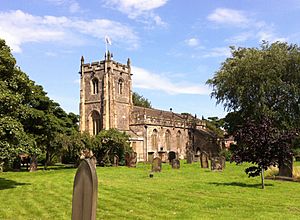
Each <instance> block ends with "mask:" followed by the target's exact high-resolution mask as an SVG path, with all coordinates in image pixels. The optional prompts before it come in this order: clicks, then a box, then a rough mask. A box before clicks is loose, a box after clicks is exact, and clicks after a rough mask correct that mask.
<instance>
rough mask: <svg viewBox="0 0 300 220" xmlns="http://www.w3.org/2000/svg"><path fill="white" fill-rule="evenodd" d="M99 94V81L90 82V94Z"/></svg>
mask: <svg viewBox="0 0 300 220" xmlns="http://www.w3.org/2000/svg"><path fill="white" fill-rule="evenodd" d="M98 93H99V81H98V79H96V78H95V79H93V80H92V94H98Z"/></svg>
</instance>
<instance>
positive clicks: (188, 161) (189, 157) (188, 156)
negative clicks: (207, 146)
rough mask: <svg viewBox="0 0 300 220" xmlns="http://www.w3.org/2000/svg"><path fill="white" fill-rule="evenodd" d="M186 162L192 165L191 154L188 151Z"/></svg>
mask: <svg viewBox="0 0 300 220" xmlns="http://www.w3.org/2000/svg"><path fill="white" fill-rule="evenodd" d="M186 162H187V163H189V164H190V163H193V152H191V151H190V150H187V152H186Z"/></svg>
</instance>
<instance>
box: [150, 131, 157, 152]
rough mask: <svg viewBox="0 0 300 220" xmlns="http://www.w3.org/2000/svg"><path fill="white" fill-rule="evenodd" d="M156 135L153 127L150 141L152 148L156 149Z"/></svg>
mask: <svg viewBox="0 0 300 220" xmlns="http://www.w3.org/2000/svg"><path fill="white" fill-rule="evenodd" d="M157 139H158V135H157V130H156V129H154V130H153V133H152V135H151V143H152V150H155V149H158V140H157Z"/></svg>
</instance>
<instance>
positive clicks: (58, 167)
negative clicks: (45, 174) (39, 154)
mask: <svg viewBox="0 0 300 220" xmlns="http://www.w3.org/2000/svg"><path fill="white" fill-rule="evenodd" d="M75 168H77V167H76V166H75V165H74V164H57V165H49V166H47V169H45V167H44V166H38V168H37V170H66V169H75Z"/></svg>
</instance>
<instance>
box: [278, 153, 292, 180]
mask: <svg viewBox="0 0 300 220" xmlns="http://www.w3.org/2000/svg"><path fill="white" fill-rule="evenodd" d="M279 176H284V177H293V156H291V157H290V158H288V160H287V162H286V164H280V165H279Z"/></svg>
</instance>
